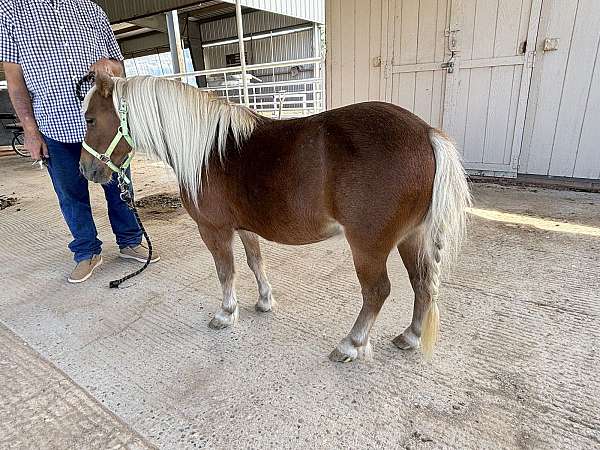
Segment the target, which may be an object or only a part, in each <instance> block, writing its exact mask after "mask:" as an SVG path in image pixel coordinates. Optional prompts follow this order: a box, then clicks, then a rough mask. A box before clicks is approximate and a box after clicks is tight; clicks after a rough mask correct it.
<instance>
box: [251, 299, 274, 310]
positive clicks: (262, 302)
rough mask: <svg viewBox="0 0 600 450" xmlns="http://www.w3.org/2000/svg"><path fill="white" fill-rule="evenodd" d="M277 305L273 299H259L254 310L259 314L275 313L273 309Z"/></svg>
mask: <svg viewBox="0 0 600 450" xmlns="http://www.w3.org/2000/svg"><path fill="white" fill-rule="evenodd" d="M275 305H276V303H275V300H273V298H272V297H270V298H267V299H262V298H261V299H259V300H258V302H257V303H256V305H254V309H256V310H257V311H258V312H269V311H273V307H274V306H275Z"/></svg>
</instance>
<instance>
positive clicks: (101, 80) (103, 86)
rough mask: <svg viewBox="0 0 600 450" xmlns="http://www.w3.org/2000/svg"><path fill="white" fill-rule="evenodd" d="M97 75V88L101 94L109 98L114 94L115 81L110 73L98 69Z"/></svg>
mask: <svg viewBox="0 0 600 450" xmlns="http://www.w3.org/2000/svg"><path fill="white" fill-rule="evenodd" d="M95 76H96V89H97V90H98V92H99V93H100V95H101V96H102V97H104V98H109V97H111V96H112V92H113V87H114V84H115V83H114V81H113V80H112V78H111V77H110V75H109V74H108V73H106V72H104V71H98V72H96V74H95Z"/></svg>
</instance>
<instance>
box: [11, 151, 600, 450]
mask: <svg viewBox="0 0 600 450" xmlns="http://www.w3.org/2000/svg"><path fill="white" fill-rule="evenodd" d="M134 182H135V183H136V185H135V186H136V195H137V199H138V202H139V204H140V207H141V208H140V209H141V212H142V217H143V218H144V220H145V224H146V227H147V229H148V231H149V233H150V235H151V236H152V239H153V243H154V245H155V246H156V247H157V248H158V249H159V250H160V252H161V254H162V256H163V260H162V261H161V262H160V263H157V264H156V265H153V266H151V267H150V268H149V269H148V270H147V271H146V272H144V274H142V275H140V276H139V277H137V278H135V279H133V280H131V281H130V282H127V283H125V284H124V285H123V286H122V288H120V289H118V290H111V289H109V288H108V282H109V281H110V280H112V279H115V278H119V277H120V276H122V275H124V274H125V273H128V272H129V271H131V270H132V269H133V268H135V267H137V266H136V265H135V264H134V263H131V262H128V261H122V260H120V259H118V257H117V248H116V246H115V244H114V239H113V237H112V234H111V231H110V226H109V223H108V220H107V218H106V211H105V205H104V201H103V198H102V190H101V189H100V188H99V187H98V186H93V187H92V188H91V190H92V193H93V195H92V197H93V206H94V210H95V217H96V222H97V225H98V230H99V234H100V237H101V239H102V240H103V241H104V242H105V246H104V251H103V255H104V259H105V264H104V265H103V267H102V268H101V269H99V271H98V272H97V273H95V274H94V277H93V278H92V279H90V280H89V281H88V282H86V283H85V284H83V285H79V286H73V285H69V284H68V283H67V282H66V275H67V274H68V272H69V271H70V269H71V268H72V261H71V260H70V258H71V256H70V254H69V252H68V250H67V248H66V244H67V243H68V241H69V233H68V230H67V229H66V227H65V225H64V224H63V222H62V219H61V216H60V212H59V210H58V207H57V204H56V199H55V196H54V193H53V191H52V189H51V185H50V181H49V179H48V177H47V174H45V172H43V171H39V170H36V169H33V168H32V166H31V165H30V164H29V163H27V162H26V161H25V160H22V159H20V158H18V157H2V158H0V195H2V196H5V197H14V198H18V205H13V206H11V207H7V208H5V209H2V210H1V211H0V274H1V282H2V290H1V291H0V299H1V300H0V322H1V325H0V347H1V349H2V350H3V351H4V353H3V352H2V351H0V379H1V380H3V382H2V383H0V385H2V387H0V393H2V395H3V398H5V397H6V398H8V399H9V401H4V402H2V406H0V448H36V449H37V448H67V447H70V448H101V447H108V446H109V445H110V446H111V447H115V448H152V447H159V448H169V449H170V448H357V449H363V448H405V449H421V448H423V449H433V448H459V449H463V448H473V449H482V448H526V449H529V448H540V449H547V448H556V449H559V448H561V449H563V448H569V449H576V448H577V449H579V448H581V449H587V448H598V447H599V446H600V416H599V414H598V411H600V355H599V351H600V348H599V347H600V267H599V262H600V256H599V255H600V194H592V193H583V192H570V191H556V190H546V189H541V188H519V187H508V186H496V185H491V184H474V185H473V186H472V187H473V193H474V197H475V205H474V210H473V214H472V215H471V223H470V227H469V236H468V241H467V242H466V244H465V246H464V250H463V254H462V257H461V258H460V260H459V261H458V263H457V264H456V267H455V268H454V270H453V272H452V273H451V274H448V275H447V276H446V277H445V282H444V284H443V286H442V291H441V298H440V303H441V304H440V308H441V338H440V342H439V344H438V347H437V351H436V353H435V356H434V359H433V360H432V361H431V362H427V361H424V360H423V358H422V356H421V354H420V353H418V352H402V351H400V350H398V349H397V348H395V347H394V346H393V345H392V343H391V340H392V339H393V338H394V337H395V336H396V335H398V334H399V333H400V332H401V331H402V330H403V329H404V327H405V326H406V325H407V324H408V323H409V321H410V313H411V308H412V292H411V289H410V285H409V283H408V279H407V276H406V272H405V270H404V268H403V267H402V263H401V260H400V258H399V257H398V255H397V254H392V255H391V257H390V260H389V264H388V266H389V272H390V278H391V280H392V294H391V296H390V298H389V299H388V301H387V302H386V304H385V306H384V308H383V310H382V312H381V314H380V316H379V318H378V320H377V322H376V324H375V326H374V329H373V333H372V344H373V350H374V360H373V361H370V362H366V361H360V362H357V363H352V364H347V365H340V364H334V363H331V362H330V361H329V360H328V359H327V355H328V353H329V351H330V350H331V349H333V347H334V346H335V345H336V344H337V342H338V341H339V339H341V338H342V337H343V336H344V335H345V334H346V333H347V332H348V330H349V328H350V327H351V325H352V323H353V321H354V319H355V317H356V314H357V313H358V310H359V309H360V303H361V302H360V288H359V286H358V282H357V280H356V275H355V273H354V271H353V268H352V260H351V255H350V251H349V249H348V246H347V245H346V243H345V241H344V240H343V239H342V238H336V239H332V240H329V241H327V242H323V243H320V244H316V245H309V246H302V247H289V246H283V245H277V244H271V243H264V245H263V253H264V256H265V261H266V264H267V271H268V274H269V276H270V279H271V283H272V285H273V288H274V295H275V298H276V300H277V302H278V304H277V308H276V309H275V310H274V311H273V312H272V313H269V314H260V313H258V312H256V311H255V310H254V302H255V301H256V298H257V293H256V288H255V283H254V279H253V276H252V274H251V272H250V270H249V269H248V268H247V267H246V266H245V264H244V258H243V249H242V247H241V244H240V243H239V242H238V243H237V244H236V259H237V261H238V273H239V281H238V299H239V300H240V309H241V311H240V320H239V323H238V324H237V326H236V327H235V328H233V329H227V330H222V331H214V330H211V329H209V328H208V326H207V324H208V322H209V320H210V319H211V317H212V315H213V313H214V311H215V310H216V309H217V306H218V304H219V301H220V288H219V285H218V281H217V278H216V274H215V273H214V267H213V263H212V260H211V257H210V255H209V253H208V251H207V250H206V248H205V247H204V245H203V244H202V243H201V241H200V238H199V236H198V233H197V230H196V228H195V226H194V223H193V222H192V221H191V219H190V218H189V217H188V216H187V215H186V214H185V211H184V210H183V209H182V208H181V207H180V206H179V204H178V202H177V201H176V199H174V198H173V193H175V192H176V187H175V185H174V184H173V181H172V178H171V175H170V173H169V172H168V171H167V170H166V169H164V168H162V167H161V166H159V165H158V164H156V163H149V162H137V164H136V166H135V168H134ZM13 193H14V194H13ZM157 194H161V195H159V196H156V195H157ZM148 196H154V197H148ZM90 430H91V431H90ZM99 442H100V443H101V444H98V443H99ZM102 443H103V444H102Z"/></svg>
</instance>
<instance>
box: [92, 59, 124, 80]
mask: <svg viewBox="0 0 600 450" xmlns="http://www.w3.org/2000/svg"><path fill="white" fill-rule="evenodd" d="M117 67H118V68H117ZM90 72H105V73H107V74H108V75H110V76H111V77H117V76H119V75H120V73H121V69H120V63H119V62H117V61H114V60H112V59H108V58H101V59H99V60H98V61H96V62H95V63H94V64H92V67H90Z"/></svg>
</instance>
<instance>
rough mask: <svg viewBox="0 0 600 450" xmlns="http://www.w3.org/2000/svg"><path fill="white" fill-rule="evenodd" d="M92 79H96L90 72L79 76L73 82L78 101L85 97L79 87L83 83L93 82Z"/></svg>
mask: <svg viewBox="0 0 600 450" xmlns="http://www.w3.org/2000/svg"><path fill="white" fill-rule="evenodd" d="M94 81H96V77H95V75H94V73H93V72H90V73H88V74H87V75H84V76H83V77H81V78H80V79H79V81H78V82H77V84H75V95H76V96H77V98H78V99H79V101H80V102H82V101H83V99H84V98H85V95H83V93H82V92H81V87H82V86H83V83H93V82H94Z"/></svg>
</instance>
